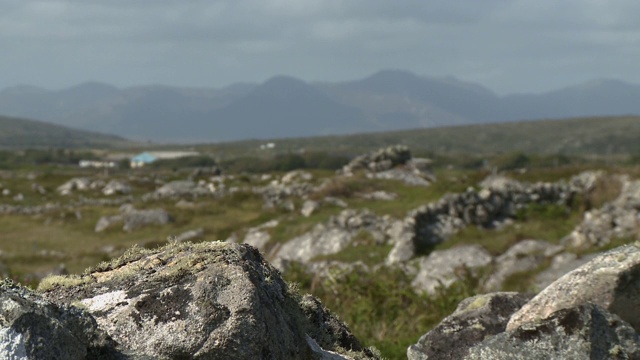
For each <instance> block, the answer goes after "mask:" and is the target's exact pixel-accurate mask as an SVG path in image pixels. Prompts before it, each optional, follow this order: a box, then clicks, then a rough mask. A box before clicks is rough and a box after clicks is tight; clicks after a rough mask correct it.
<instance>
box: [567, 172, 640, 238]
mask: <svg viewBox="0 0 640 360" xmlns="http://www.w3.org/2000/svg"><path fill="white" fill-rule="evenodd" d="M621 181H622V190H621V192H620V195H619V196H618V197H617V198H616V199H615V200H614V201H612V202H610V203H607V204H604V205H603V206H602V207H601V208H599V209H594V210H591V211H587V212H585V214H584V220H583V222H582V223H581V224H580V225H578V226H577V227H576V228H575V229H574V230H573V232H571V234H569V235H568V236H567V237H565V238H564V239H563V240H562V243H563V244H564V245H565V246H567V247H571V248H578V249H585V248H590V247H595V246H604V245H607V244H608V243H609V242H610V241H611V239H613V238H619V237H624V236H629V235H633V234H637V233H638V232H640V181H638V180H636V181H630V180H629V179H627V178H622V179H621ZM585 186H587V185H585Z"/></svg>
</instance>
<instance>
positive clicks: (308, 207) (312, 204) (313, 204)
mask: <svg viewBox="0 0 640 360" xmlns="http://www.w3.org/2000/svg"><path fill="white" fill-rule="evenodd" d="M319 208H320V203H319V202H317V201H314V200H305V202H304V203H303V204H302V209H300V213H301V214H302V216H304V217H309V216H311V214H313V213H314V212H315V211H316V210H318V209H319Z"/></svg>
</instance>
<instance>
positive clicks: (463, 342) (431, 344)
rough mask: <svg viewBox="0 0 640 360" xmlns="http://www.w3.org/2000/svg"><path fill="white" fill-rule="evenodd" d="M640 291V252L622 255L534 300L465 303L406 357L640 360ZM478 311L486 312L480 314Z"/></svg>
mask: <svg viewBox="0 0 640 360" xmlns="http://www.w3.org/2000/svg"><path fill="white" fill-rule="evenodd" d="M638 284H640V248H639V245H627V246H623V247H619V248H616V249H614V250H611V251H608V252H606V253H604V254H601V255H599V256H597V257H595V258H594V259H593V260H591V261H590V262H588V263H587V264H585V265H583V266H582V267H580V268H578V269H576V270H574V271H572V272H570V273H568V274H566V275H565V276H563V277H562V278H560V279H558V280H557V281H555V282H554V283H552V284H551V285H549V286H548V287H547V288H546V289H545V290H543V291H542V292H541V293H539V294H538V295H536V296H535V297H533V298H531V299H530V300H528V297H529V296H527V295H518V294H516V293H509V294H505V293H496V294H488V295H480V296H476V297H473V298H469V299H466V300H464V301H463V302H462V303H461V304H460V305H459V306H458V309H457V310H456V312H454V313H453V314H452V315H451V316H449V317H447V318H446V319H445V320H443V321H442V322H441V323H440V324H439V325H438V326H437V327H436V328H434V329H433V330H432V331H430V332H428V333H427V334H425V335H423V336H422V337H421V338H420V340H419V341H418V343H416V344H415V345H412V346H411V347H409V349H408V350H407V354H408V356H409V359H466V360H468V359H475V360H480V359H482V360H494V359H498V360H501V359H504V360H507V359H523V360H524V359H540V360H542V359H638V358H640V336H639V334H638V328H640V311H638V309H640V306H639V305H640V304H639V302H640V300H639V299H640V296H639V294H640V287H639V285H638ZM514 298H515V299H517V300H518V301H516V302H513V301H511V300H510V299H514ZM487 303H491V304H492V306H491V307H485V304H487ZM477 308H481V309H482V310H480V311H479V312H474V311H475V309H477ZM487 324H489V326H487Z"/></svg>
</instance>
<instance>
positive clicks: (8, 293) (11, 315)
mask: <svg viewBox="0 0 640 360" xmlns="http://www.w3.org/2000/svg"><path fill="white" fill-rule="evenodd" d="M0 318H1V320H0V358H1V359H21V360H22V359H24V360H31V359H33V360H44V359H60V360H72V359H78V360H80V359H125V358H127V357H125V355H123V354H122V353H121V352H119V351H118V350H117V349H116V345H117V344H116V342H115V341H113V340H112V339H111V338H110V337H109V336H108V335H107V333H106V332H105V331H103V330H102V329H100V328H99V326H98V323H97V322H96V320H95V319H94V318H93V317H92V316H91V315H90V314H89V313H88V312H86V311H84V310H83V309H82V308H78V307H76V306H73V305H71V304H55V303H52V302H50V301H47V300H45V299H44V298H43V297H42V296H40V295H39V294H37V293H34V292H33V291H31V290H28V289H26V288H23V287H21V286H19V285H16V284H14V283H12V282H11V281H9V280H5V281H4V282H2V283H0Z"/></svg>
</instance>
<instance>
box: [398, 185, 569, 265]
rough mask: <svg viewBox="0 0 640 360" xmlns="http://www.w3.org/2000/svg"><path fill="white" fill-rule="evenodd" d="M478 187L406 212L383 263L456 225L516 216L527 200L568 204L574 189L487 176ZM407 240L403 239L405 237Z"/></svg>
mask: <svg viewBox="0 0 640 360" xmlns="http://www.w3.org/2000/svg"><path fill="white" fill-rule="evenodd" d="M484 185H485V186H487V187H485V188H483V189H481V190H480V191H475V190H474V189H471V188H470V189H468V190H467V191H465V192H463V193H459V194H447V195H445V196H444V197H442V198H441V199H440V200H439V201H436V202H433V203H430V204H427V205H423V206H421V207H419V208H417V209H414V210H412V211H410V212H409V214H408V215H407V217H405V219H404V220H403V223H404V224H403V225H402V226H398V228H399V229H402V230H401V231H396V233H394V234H390V235H392V236H395V237H393V238H392V239H394V242H395V245H394V249H393V250H392V251H391V252H390V254H389V257H388V258H387V264H394V263H397V262H399V261H406V260H407V259H410V258H412V257H414V256H415V254H416V253H418V252H420V251H422V250H425V249H429V248H431V247H433V246H435V245H437V244H440V243H442V242H444V241H446V240H447V239H448V238H449V237H450V236H451V235H453V234H455V233H456V232H458V231H459V230H460V229H462V228H464V227H466V226H470V225H474V226H482V227H487V228H491V227H497V226H500V224H501V223H503V222H504V221H507V220H509V219H511V218H513V217H515V216H516V214H517V212H518V211H519V210H520V209H523V208H525V207H527V206H528V205H529V204H532V203H536V204H559V205H566V204H568V203H569V202H570V201H571V199H572V197H573V196H574V194H575V191H576V190H575V189H574V188H573V187H571V186H570V185H568V184H566V183H564V182H558V183H535V184H522V183H518V182H516V181H513V180H509V181H508V180H505V179H491V181H487V182H485V183H484ZM409 238H410V239H411V241H407V239H409Z"/></svg>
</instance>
